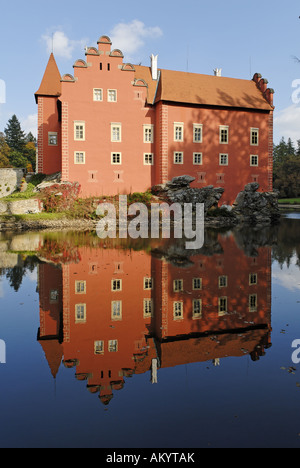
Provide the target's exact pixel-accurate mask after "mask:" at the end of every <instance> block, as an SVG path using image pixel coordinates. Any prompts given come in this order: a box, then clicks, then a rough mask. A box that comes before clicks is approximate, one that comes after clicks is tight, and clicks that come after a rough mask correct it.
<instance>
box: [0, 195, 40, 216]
mask: <svg viewBox="0 0 300 468" xmlns="http://www.w3.org/2000/svg"><path fill="white" fill-rule="evenodd" d="M41 211H42V204H41V202H40V200H37V199H34V198H30V199H28V200H15V201H10V202H7V201H0V215H23V214H31V213H41Z"/></svg>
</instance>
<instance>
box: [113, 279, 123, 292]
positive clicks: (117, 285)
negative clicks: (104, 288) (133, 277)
mask: <svg viewBox="0 0 300 468" xmlns="http://www.w3.org/2000/svg"><path fill="white" fill-rule="evenodd" d="M111 290H112V291H122V280H121V279H113V280H112V281H111Z"/></svg>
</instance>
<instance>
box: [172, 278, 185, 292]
mask: <svg viewBox="0 0 300 468" xmlns="http://www.w3.org/2000/svg"><path fill="white" fill-rule="evenodd" d="M173 291H174V292H179V291H183V280H182V279H176V280H174V281H173Z"/></svg>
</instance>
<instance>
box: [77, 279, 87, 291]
mask: <svg viewBox="0 0 300 468" xmlns="http://www.w3.org/2000/svg"><path fill="white" fill-rule="evenodd" d="M75 293H76V294H86V281H75Z"/></svg>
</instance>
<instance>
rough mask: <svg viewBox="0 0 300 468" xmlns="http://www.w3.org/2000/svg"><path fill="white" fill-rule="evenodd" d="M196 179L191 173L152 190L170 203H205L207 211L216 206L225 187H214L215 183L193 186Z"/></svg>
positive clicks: (156, 186)
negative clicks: (200, 186)
mask: <svg viewBox="0 0 300 468" xmlns="http://www.w3.org/2000/svg"><path fill="white" fill-rule="evenodd" d="M194 180H195V178H194V177H191V176H189V175H183V176H179V177H174V178H173V179H172V180H171V181H169V182H166V183H165V184H160V185H155V186H154V187H152V189H151V191H152V193H153V194H154V195H156V196H158V197H159V198H160V199H164V200H166V201H167V202H170V203H179V204H183V203H192V204H193V205H196V203H203V204H204V212H205V213H207V212H208V211H209V210H211V209H212V208H216V207H217V206H218V203H219V200H220V198H221V197H222V195H223V193H224V189H223V188H221V187H217V188H214V187H213V185H208V186H207V187H203V188H191V187H190V184H191V183H192V182H193V181H194Z"/></svg>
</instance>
